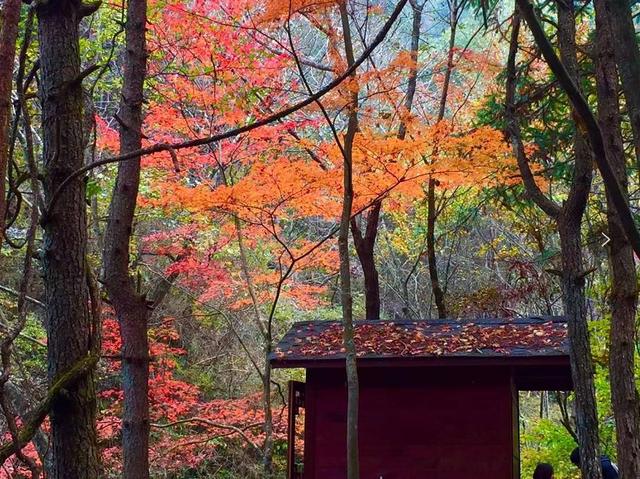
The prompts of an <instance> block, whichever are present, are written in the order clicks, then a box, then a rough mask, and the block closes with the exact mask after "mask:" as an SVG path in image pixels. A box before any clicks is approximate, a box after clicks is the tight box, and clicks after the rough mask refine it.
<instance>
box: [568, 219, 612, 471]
mask: <svg viewBox="0 0 640 479" xmlns="http://www.w3.org/2000/svg"><path fill="white" fill-rule="evenodd" d="M581 219H582V214H580V215H579V219H577V220H576V217H575V216H574V215H573V214H571V213H569V212H564V213H563V215H562V217H561V218H560V220H559V221H558V231H559V233H560V249H561V253H562V302H563V305H564V312H565V315H566V317H567V321H568V324H569V331H568V334H569V338H570V341H571V348H570V358H571V375H572V378H573V386H574V391H575V397H576V403H575V408H576V429H577V431H576V432H577V434H578V439H579V441H580V463H581V470H582V474H583V477H584V478H585V479H600V478H601V477H602V471H601V469H600V460H599V451H600V449H599V443H598V415H597V407H596V398H595V387H594V382H593V375H594V369H593V361H592V358H591V346H590V343H589V328H588V325H587V307H586V302H585V296H584V269H583V261H582V246H581V245H580V238H581V235H580V223H581Z"/></svg>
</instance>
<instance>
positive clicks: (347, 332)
mask: <svg viewBox="0 0 640 479" xmlns="http://www.w3.org/2000/svg"><path fill="white" fill-rule="evenodd" d="M339 7H340V18H341V21H342V31H343V35H344V45H345V56H346V59H347V65H348V66H351V65H353V64H354V63H355V59H354V55H353V43H352V41H351V29H350V27H349V15H348V13H347V4H346V2H340V4H339ZM348 108H349V120H348V124H347V132H346V134H345V136H344V143H343V146H342V153H343V197H342V215H341V216H340V232H339V234H338V252H339V255H340V299H341V303H342V323H343V342H344V347H345V369H346V375H347V451H346V453H347V479H360V457H359V452H358V411H359V401H360V390H359V384H358V367H357V363H356V344H355V337H354V336H355V334H354V326H353V298H352V296H351V267H350V261H349V223H350V220H351V209H352V205H353V141H354V139H355V136H356V133H357V131H358V92H357V91H356V92H353V93H352V95H351V102H350V104H349V105H348Z"/></svg>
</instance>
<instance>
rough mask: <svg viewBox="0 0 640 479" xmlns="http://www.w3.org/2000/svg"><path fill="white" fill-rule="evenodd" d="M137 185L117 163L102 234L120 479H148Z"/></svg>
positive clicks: (137, 18)
mask: <svg viewBox="0 0 640 479" xmlns="http://www.w3.org/2000/svg"><path fill="white" fill-rule="evenodd" d="M146 23H147V3H146V0H129V2H128V4H127V21H126V28H125V36H126V48H125V62H124V80H123V86H122V99H121V102H120V111H119V112H118V119H119V123H120V153H121V154H125V153H128V152H130V151H134V150H138V149H140V148H141V147H142V131H141V129H142V103H143V99H144V97H143V86H144V79H145V75H146V67H147V53H146V42H145V29H146ZM139 184H140V158H135V159H133V160H129V161H125V162H121V163H119V164H118V177H117V179H116V184H115V187H114V192H113V198H112V200H111V205H110V207H109V220H108V223H107V228H106V230H105V241H104V244H105V249H104V258H103V261H104V284H105V287H106V289H107V292H108V293H109V297H110V298H111V302H112V304H113V307H114V309H115V312H116V315H117V317H118V321H119V323H120V336H121V338H122V388H123V392H124V410H123V414H122V450H123V457H124V464H123V477H124V478H125V479H144V478H148V477H149V428H150V422H149V394H148V390H149V341H148V335H147V328H148V321H149V315H150V312H151V305H149V304H148V303H147V300H146V298H145V297H144V296H143V295H141V294H140V293H139V292H138V291H137V289H136V286H135V282H134V280H133V278H132V277H131V276H130V275H129V246H130V245H129V243H130V238H131V231H132V228H133V218H134V214H135V208H136V200H137V197H138V188H139Z"/></svg>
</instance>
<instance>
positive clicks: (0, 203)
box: [0, 0, 22, 247]
mask: <svg viewBox="0 0 640 479" xmlns="http://www.w3.org/2000/svg"><path fill="white" fill-rule="evenodd" d="M21 5H22V2H21V1H20V0H5V2H4V3H3V5H2V10H1V12H0V15H1V16H2V18H0V22H1V24H0V65H3V67H2V68H1V69H0V247H2V241H3V239H4V227H5V215H6V212H7V204H6V198H7V190H6V184H7V166H8V163H9V118H10V117H11V85H12V82H13V63H14V60H15V56H16V41H17V38H18V22H19V21H20V6H21Z"/></svg>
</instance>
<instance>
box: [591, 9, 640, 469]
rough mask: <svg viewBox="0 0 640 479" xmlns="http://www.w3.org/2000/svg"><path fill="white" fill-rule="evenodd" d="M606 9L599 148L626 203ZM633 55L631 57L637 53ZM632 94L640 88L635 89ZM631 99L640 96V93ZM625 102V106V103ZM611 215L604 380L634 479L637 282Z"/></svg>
mask: <svg viewBox="0 0 640 479" xmlns="http://www.w3.org/2000/svg"><path fill="white" fill-rule="evenodd" d="M610 3H617V2H609V1H605V0H595V1H594V6H595V11H596V36H595V39H596V40H595V41H596V50H597V60H596V84H597V94H598V120H599V122H600V128H601V129H602V134H603V136H604V140H605V146H606V148H607V149H608V150H609V152H610V153H611V156H610V160H611V166H612V168H613V170H614V172H615V174H616V176H617V178H618V181H619V182H620V186H621V187H622V189H623V192H624V193H625V195H627V197H628V189H627V188H628V178H627V172H626V160H625V152H624V142H623V138H622V131H621V127H620V123H621V115H620V105H619V102H618V75H617V70H616V64H615V57H614V46H613V45H614V42H615V37H614V36H613V35H612V32H613V28H614V27H613V22H612V18H611V16H610V12H609V11H608V9H607V5H608V4H610ZM617 28H620V26H618V27H617ZM634 42H635V38H634ZM634 48H635V45H634ZM635 49H636V51H637V48H635ZM629 60H630V59H629ZM627 68H628V67H627ZM621 70H622V68H621ZM638 88H640V84H639V86H638ZM637 93H638V95H640V91H638V92H637ZM627 98H628V96H627ZM627 102H629V101H628V100H627ZM638 106H640V105H638ZM629 110H630V115H631V117H632V118H633V117H634V112H632V111H631V110H632V105H630V104H629ZM635 114H636V116H637V117H636V120H640V110H637V111H636V112H635ZM615 211H616V210H615V207H614V205H613V204H612V200H611V198H610V196H609V195H607V223H608V228H609V237H610V238H611V241H610V242H609V249H608V253H609V268H610V271H611V298H610V300H611V335H610V351H609V376H610V379H611V398H612V406H613V414H614V419H615V422H616V438H617V443H616V444H617V451H618V467H619V468H620V477H622V478H623V479H625V478H636V477H640V397H639V396H638V390H637V388H636V384H635V380H634V377H635V344H636V343H635V341H636V338H637V333H636V325H635V319H636V313H637V301H638V286H637V285H638V278H637V275H636V269H635V261H634V257H633V249H632V248H631V245H630V244H629V241H628V240H627V238H626V236H625V235H624V231H623V230H622V225H621V224H620V219H619V218H618V215H617V214H616V212H615Z"/></svg>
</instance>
